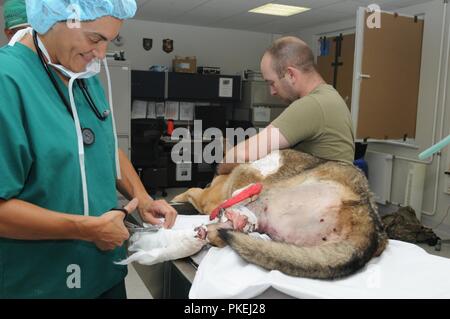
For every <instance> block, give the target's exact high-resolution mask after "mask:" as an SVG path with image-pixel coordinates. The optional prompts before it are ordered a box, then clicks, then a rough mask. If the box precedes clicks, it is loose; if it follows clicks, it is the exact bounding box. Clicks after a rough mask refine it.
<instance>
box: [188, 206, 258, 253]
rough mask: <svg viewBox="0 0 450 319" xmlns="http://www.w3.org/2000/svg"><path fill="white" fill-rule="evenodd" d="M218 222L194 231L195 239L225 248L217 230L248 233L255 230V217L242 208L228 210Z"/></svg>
mask: <svg viewBox="0 0 450 319" xmlns="http://www.w3.org/2000/svg"><path fill="white" fill-rule="evenodd" d="M219 220H220V221H219V222H218V223H214V224H209V225H207V226H206V227H198V228H197V229H196V231H197V232H198V233H197V237H199V238H200V239H207V240H208V242H209V243H210V244H211V245H213V246H217V247H224V246H226V244H225V242H224V241H223V240H222V239H221V238H220V236H219V232H218V231H219V229H233V230H235V231H239V232H244V233H249V232H253V231H255V230H256V228H257V226H258V225H257V224H258V223H257V219H256V216H255V215H254V214H253V213H252V212H251V211H250V210H248V209H247V208H245V207H244V206H238V207H236V208H229V209H227V210H225V211H224V212H223V213H222V215H221V216H220V217H219Z"/></svg>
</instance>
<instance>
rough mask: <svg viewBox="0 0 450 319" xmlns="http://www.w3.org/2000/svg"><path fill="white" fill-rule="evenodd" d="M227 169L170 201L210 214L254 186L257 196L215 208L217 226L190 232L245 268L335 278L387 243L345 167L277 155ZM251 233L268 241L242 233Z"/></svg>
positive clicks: (370, 203)
mask: <svg viewBox="0 0 450 319" xmlns="http://www.w3.org/2000/svg"><path fill="white" fill-rule="evenodd" d="M224 167H226V165H225V166H223V167H219V170H222V172H224V171H226V170H227V169H224ZM229 167H231V168H229V171H230V172H229V174H225V175H217V176H215V177H214V179H213V180H212V183H211V185H210V186H209V187H207V188H205V189H200V188H191V189H189V190H187V191H186V192H185V193H183V194H180V195H178V196H177V197H175V198H174V201H176V202H190V203H191V204H192V205H193V206H194V207H195V208H196V209H197V210H198V211H199V212H200V213H203V214H210V213H212V212H213V211H214V210H216V211H217V207H218V206H220V205H221V204H222V203H223V202H224V201H226V200H227V199H229V198H232V197H233V195H236V194H239V193H240V192H241V191H242V189H245V188H246V187H247V186H248V185H255V183H258V184H259V185H262V191H261V192H260V194H259V195H253V198H252V197H250V198H248V199H247V200H246V201H245V202H243V203H239V204H237V205H235V206H232V207H228V208H226V209H223V210H222V212H221V214H220V216H219V217H218V218H217V219H218V220H219V222H217V223H213V224H210V225H208V226H207V227H206V228H203V229H199V230H198V231H199V232H198V234H199V235H198V236H199V237H201V238H207V240H209V242H210V243H211V244H213V245H216V246H219V247H223V246H225V245H229V246H231V248H232V249H234V250H235V251H236V252H237V253H238V254H239V255H240V256H241V257H242V258H243V259H244V260H246V261H247V262H249V263H253V264H256V265H259V266H261V267H263V268H265V269H268V270H279V271H281V272H283V273H285V274H287V275H291V276H297V277H307V278H316V279H336V278H341V277H345V276H348V275H351V274H353V273H355V272H356V271H358V270H360V269H361V268H363V267H364V266H365V265H366V263H367V262H368V261H370V260H371V258H373V257H376V256H379V255H380V254H381V253H382V252H383V250H384V249H385V247H386V246H387V244H388V237H387V235H386V233H385V230H384V227H383V224H382V222H381V219H380V217H379V215H378V212H377V207H376V205H375V202H374V199H373V194H372V193H371V192H370V190H369V185H368V182H367V179H366V177H365V176H364V174H363V173H362V172H361V170H359V169H358V168H357V167H355V166H353V165H351V164H347V163H343V162H336V161H325V160H322V159H319V158H316V157H314V156H311V155H309V154H305V153H301V152H298V151H294V150H282V151H276V152H273V153H271V154H270V155H268V156H267V157H265V158H263V159H261V160H258V161H256V162H254V163H250V164H240V165H231V166H229ZM253 231H256V232H259V233H263V234H266V235H268V236H269V237H270V238H271V239H272V240H263V239H260V238H255V236H250V235H248V234H246V232H253Z"/></svg>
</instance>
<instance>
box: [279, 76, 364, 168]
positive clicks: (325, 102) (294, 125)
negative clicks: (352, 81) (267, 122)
mask: <svg viewBox="0 0 450 319" xmlns="http://www.w3.org/2000/svg"><path fill="white" fill-rule="evenodd" d="M272 125H273V126H274V127H276V128H278V129H279V130H280V133H281V134H282V135H283V136H284V137H285V138H286V139H287V141H288V142H289V145H290V146H291V147H292V148H294V149H296V150H298V151H301V152H304V153H308V154H311V155H314V156H316V157H320V158H323V159H326V160H336V161H343V162H347V163H353V159H354V153H355V146H354V145H355V144H354V134H353V126H352V120H351V116H350V112H349V110H348V108H347V105H346V104H345V102H344V100H343V99H342V97H341V96H340V95H339V93H338V92H337V91H336V90H335V89H334V88H333V87H332V86H331V85H328V84H321V85H319V86H318V87H317V88H315V89H314V90H313V91H312V92H311V93H310V94H309V95H307V96H304V97H302V98H300V99H298V100H297V101H295V102H293V103H292V104H291V105H289V106H288V107H287V108H286V110H284V112H283V113H281V114H280V116H279V117H278V118H276V119H275V120H274V121H273V122H272Z"/></svg>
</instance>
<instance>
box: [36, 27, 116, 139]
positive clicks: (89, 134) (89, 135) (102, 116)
mask: <svg viewBox="0 0 450 319" xmlns="http://www.w3.org/2000/svg"><path fill="white" fill-rule="evenodd" d="M33 42H34V46H35V47H36V52H37V54H38V56H39V60H40V61H41V64H42V66H43V67H44V69H45V72H46V73H47V75H48V77H49V78H50V80H51V81H52V84H53V87H54V88H55V89H56V91H57V92H58V95H59V97H60V98H61V100H62V102H63V103H64V105H65V106H66V109H67V111H68V112H69V114H70V116H71V117H72V119H73V113H72V109H71V107H70V104H69V102H68V101H67V99H66V97H65V96H64V94H63V92H62V91H61V89H60V88H59V86H58V83H57V82H56V79H55V77H54V76H53V73H52V72H51V70H50V68H49V66H48V64H47V63H46V62H45V59H44V56H43V53H42V51H41V49H40V47H39V44H38V41H37V33H36V31H34V30H33ZM76 81H77V83H78V87H79V88H80V90H81V92H82V93H83V96H84V98H85V100H86V101H87V102H88V104H89V106H90V108H91V109H92V111H93V112H94V114H95V116H96V117H97V118H98V119H99V120H100V121H105V120H106V119H107V118H108V116H109V113H110V112H109V110H105V111H104V112H103V113H100V111H99V110H98V108H97V106H96V105H95V102H94V100H93V99H92V97H91V95H90V94H89V91H88V88H87V85H86V82H85V81H84V79H77V80H76ZM81 132H82V135H83V143H84V144H85V145H87V146H89V145H92V144H94V142H95V134H94V131H92V129H90V128H87V127H86V128H82V129H81Z"/></svg>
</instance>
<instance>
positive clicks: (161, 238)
mask: <svg viewBox="0 0 450 319" xmlns="http://www.w3.org/2000/svg"><path fill="white" fill-rule="evenodd" d="M196 236H197V232H196V231H195V230H185V229H184V230H173V229H160V230H158V231H155V232H137V233H135V234H134V235H133V236H131V238H130V243H131V245H130V247H129V248H128V250H129V251H135V253H134V254H133V255H131V256H130V257H128V258H127V259H125V260H122V261H120V262H116V264H118V265H127V264H129V263H131V262H134V261H136V262H138V263H140V264H143V265H153V264H157V263H161V262H164V261H168V260H175V259H179V258H184V257H188V256H191V255H193V254H195V253H197V252H198V251H199V250H200V249H202V247H203V246H204V245H206V241H205V240H202V239H200V238H197V237H196Z"/></svg>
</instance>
